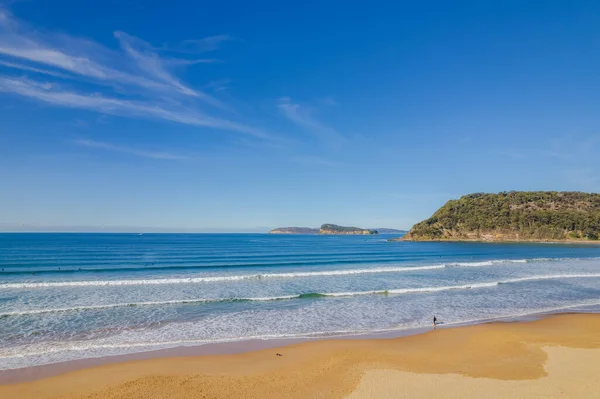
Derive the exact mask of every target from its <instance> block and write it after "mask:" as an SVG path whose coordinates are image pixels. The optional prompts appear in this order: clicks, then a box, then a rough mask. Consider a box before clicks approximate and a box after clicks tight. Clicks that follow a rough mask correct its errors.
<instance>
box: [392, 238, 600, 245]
mask: <svg viewBox="0 0 600 399" xmlns="http://www.w3.org/2000/svg"><path fill="white" fill-rule="evenodd" d="M387 241H388V242H435V243H439V242H447V243H466V242H468V243H476V244H562V245H569V244H583V245H599V246H600V240H595V241H594V240H586V241H584V240H561V241H556V240H477V239H468V238H464V239H459V238H457V239H442V240H419V239H416V240H415V239H405V238H404V237H397V238H390V239H388V240H387Z"/></svg>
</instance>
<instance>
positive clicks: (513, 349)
mask: <svg viewBox="0 0 600 399" xmlns="http://www.w3.org/2000/svg"><path fill="white" fill-rule="evenodd" d="M278 353H279V354H280V355H281V356H278V355H277V354H278ZM598 375H600V315H596V314H565V315H555V316H550V317H547V318H544V319H541V320H537V321H531V322H518V323H489V324H482V325H473V326H465V327H457V328H439V329H438V330H436V331H430V332H427V333H424V334H419V335H412V336H405V337H400V338H393V339H361V340H323V341H315V342H305V343H300V344H294V345H291V346H286V347H282V348H275V349H263V350H259V351H254V352H247V353H238V354H228V355H214V356H196V357H194V356H189V357H170V358H156V359H149V360H141V361H128V362H123V363H115V364H107V365H102V366H98V367H92V368H84V369H81V370H77V371H71V372H68V373H66V374H61V375H57V376H53V377H49V378H45V379H41V380H36V381H32V382H25V383H17V384H9V385H3V386H0V397H2V398H6V399H10V398H19V399H25V398H40V399H43V398H55V397H60V398H142V397H143V398H164V397H177V398H225V397H244V398H282V397H290V398H307V397H310V398H346V397H348V398H370V397H379V398H402V397H407V398H408V397H411V398H419V397H423V398H426V397H436V396H437V397H452V398H454V397H456V398H459V397H460V398H469V397H481V396H482V395H484V394H485V396H486V397H489V398H500V397H512V398H515V397H517V398H518V397H523V398H526V397H544V398H545V397H548V398H555V397H556V398H559V397H565V398H567V397H568V398H579V397H581V398H589V397H594V396H595V395H597V393H598V392H600V382H599V381H598V379H597V378H595V377H596V376H598Z"/></svg>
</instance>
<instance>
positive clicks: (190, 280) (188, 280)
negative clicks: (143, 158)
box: [0, 258, 600, 289]
mask: <svg viewBox="0 0 600 399" xmlns="http://www.w3.org/2000/svg"><path fill="white" fill-rule="evenodd" d="M575 259H600V258H561V259H559V258H535V259H498V260H488V261H479V262H452V263H445V264H437V265H427V266H413V267H406V266H402V267H373V268H363V269H345V270H322V271H311V272H289V273H263V274H246V275H234V276H206V277H182V278H162V279H139V280H88V281H50V282H23V283H4V284H0V289H23V288H61V287H101V286H131V285H163V284H196V283H211V282H228V281H242V280H260V279H277V278H281V279H283V278H299V277H300V278H301V277H327V276H349V275H359V274H376V273H400V272H415V271H427V270H439V269H444V268H447V267H485V266H493V265H498V264H506V263H529V262H544V261H556V260H575Z"/></svg>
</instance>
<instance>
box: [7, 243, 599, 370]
mask: <svg viewBox="0 0 600 399" xmlns="http://www.w3.org/2000/svg"><path fill="white" fill-rule="evenodd" d="M390 237H394V236H393V235H390V236H388V235H379V236H314V235H312V236H311V235H267V234H143V235H139V234H66V233H65V234H37V233H31V234H8V233H6V234H0V269H1V270H0V369H15V368H22V367H28V366H34V365H42V364H50V363H56V362H61V361H66V360H74V359H82V358H91V357H100V356H110V355H120V354H127V353H135V352H141V351H148V350H154V349H164V348H172V347H179V346H186V345H189V346H191V345H202V344H206V343H213V342H228V341H239V340H246V339H269V338H306V337H311V338H312V337H335V336H347V335H355V334H364V333H378V332H396V331H397V332H398V333H401V332H402V331H408V330H412V329H419V328H424V327H430V326H431V323H432V318H433V316H434V315H435V316H437V318H438V319H439V320H440V321H442V322H443V325H446V326H451V325H457V324H463V323H477V322H483V321H487V320H494V319H507V318H508V319H510V318H519V317H524V316H528V315H536V314H540V313H545V312H557V311H569V312H571V311H575V312H576V311H597V310H598V309H599V308H600V246H593V245H574V244H569V245H567V244H480V243H418V242H389V241H387V239H388V238H390Z"/></svg>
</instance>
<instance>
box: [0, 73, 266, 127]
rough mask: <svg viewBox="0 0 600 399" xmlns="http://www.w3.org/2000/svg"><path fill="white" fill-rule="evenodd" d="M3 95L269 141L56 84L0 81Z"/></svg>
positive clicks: (217, 122) (186, 113)
mask: <svg viewBox="0 0 600 399" xmlns="http://www.w3.org/2000/svg"><path fill="white" fill-rule="evenodd" d="M0 92H8V93H14V94H18V95H21V96H24V97H29V98H32V99H36V100H38V101H43V102H46V103H49V104H53V105H59V106H64V107H69V108H80V109H88V110H93V111H97V112H101V113H106V114H111V115H118V116H129V117H143V118H154V119H164V120H168V121H172V122H178V123H182V124H186V125H192V126H202V127H212V128H217V129H224V130H231V131H236V132H242V133H247V134H250V135H252V136H255V137H258V138H263V139H267V138H269V136H268V135H267V134H266V133H264V132H263V131H261V130H259V129H255V128H252V127H250V126H246V125H243V124H240V123H237V122H233V121H229V120H226V119H220V118H215V117H211V116H208V115H205V114H202V113H200V112H199V111H196V110H194V109H186V108H181V107H174V108H173V109H170V108H166V106H165V105H163V104H156V103H149V102H141V101H133V100H124V99H119V98H113V97H105V96H103V95H101V94H82V93H77V92H73V91H69V90H64V89H62V87H60V86H59V85H57V84H53V83H40V82H36V81H32V80H29V79H24V78H20V79H16V78H15V79H13V78H5V77H0Z"/></svg>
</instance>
